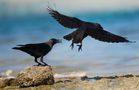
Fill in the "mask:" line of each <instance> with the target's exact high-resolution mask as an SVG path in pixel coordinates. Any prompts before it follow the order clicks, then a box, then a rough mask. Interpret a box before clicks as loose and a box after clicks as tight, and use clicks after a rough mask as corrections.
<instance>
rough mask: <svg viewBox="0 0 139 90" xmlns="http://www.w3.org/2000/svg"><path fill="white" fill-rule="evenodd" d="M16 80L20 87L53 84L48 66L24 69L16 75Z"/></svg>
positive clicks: (50, 69) (51, 73)
mask: <svg viewBox="0 0 139 90" xmlns="http://www.w3.org/2000/svg"><path fill="white" fill-rule="evenodd" d="M16 80H17V83H18V86H20V87H29V86H38V85H52V84H54V77H53V72H52V68H51V67H49V66H32V67H29V68H26V69H25V70H23V71H21V72H19V73H18V74H17V76H16Z"/></svg>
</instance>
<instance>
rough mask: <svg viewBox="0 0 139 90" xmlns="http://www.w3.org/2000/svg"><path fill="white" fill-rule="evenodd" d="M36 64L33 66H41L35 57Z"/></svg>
mask: <svg viewBox="0 0 139 90" xmlns="http://www.w3.org/2000/svg"><path fill="white" fill-rule="evenodd" d="M34 61H35V62H36V63H38V65H34V66H40V65H42V64H41V63H40V62H38V61H37V58H36V57H35V60H34Z"/></svg>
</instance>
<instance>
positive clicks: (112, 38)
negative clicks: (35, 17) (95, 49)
mask: <svg viewBox="0 0 139 90" xmlns="http://www.w3.org/2000/svg"><path fill="white" fill-rule="evenodd" d="M48 12H49V14H50V15H51V16H52V17H53V18H54V19H56V21H58V22H59V23H60V24H61V25H63V26H64V27H67V28H71V29H74V28H76V30H75V31H73V32H72V33H70V34H68V35H65V36H64V37H63V38H64V39H66V40H68V41H70V40H72V44H71V45H70V46H71V47H72V49H73V48H74V44H78V43H80V45H77V46H79V48H78V51H80V50H82V41H83V39H84V38H86V37H87V36H91V37H92V38H95V39H96V40H99V41H103V42H110V43H120V42H131V41H129V40H127V39H126V38H125V37H122V36H119V35H115V34H112V33H110V32H108V31H106V30H104V29H103V27H102V26H101V25H100V24H99V23H93V22H86V21H82V20H80V19H78V18H76V17H70V16H66V15H63V14H61V13H59V12H58V11H56V10H53V9H51V8H49V7H48Z"/></svg>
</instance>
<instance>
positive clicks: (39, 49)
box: [12, 38, 62, 66]
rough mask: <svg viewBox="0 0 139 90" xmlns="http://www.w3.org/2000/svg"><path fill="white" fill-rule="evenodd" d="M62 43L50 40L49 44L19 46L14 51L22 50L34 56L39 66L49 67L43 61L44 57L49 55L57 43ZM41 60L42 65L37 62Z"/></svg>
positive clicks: (57, 40)
mask: <svg viewBox="0 0 139 90" xmlns="http://www.w3.org/2000/svg"><path fill="white" fill-rule="evenodd" d="M61 42H62V41H61V40H60V39H54V38H53V39H50V40H49V41H48V42H44V43H36V44H26V45H17V46H18V47H13V48H12V49H16V50H21V51H23V52H26V53H28V54H30V55H31V56H33V57H34V58H35V62H36V63H38V66H39V65H48V64H46V63H45V62H44V61H43V57H44V56H45V55H46V54H48V53H49V52H50V51H51V49H52V47H53V46H54V45H55V44H56V43H61ZM39 57H41V58H40V61H41V62H42V63H43V64H42V63H40V62H38V61H37V59H38V58H39Z"/></svg>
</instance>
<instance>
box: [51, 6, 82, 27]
mask: <svg viewBox="0 0 139 90" xmlns="http://www.w3.org/2000/svg"><path fill="white" fill-rule="evenodd" d="M48 12H49V14H50V15H51V16H52V17H53V18H54V19H56V20H57V21H58V22H59V23H60V24H61V25H63V26H64V27H67V28H71V29H72V28H78V27H80V25H81V23H82V21H81V20H79V19H78V18H75V17H69V16H66V15H63V14H60V13H59V12H58V11H56V10H53V9H51V8H48Z"/></svg>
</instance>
